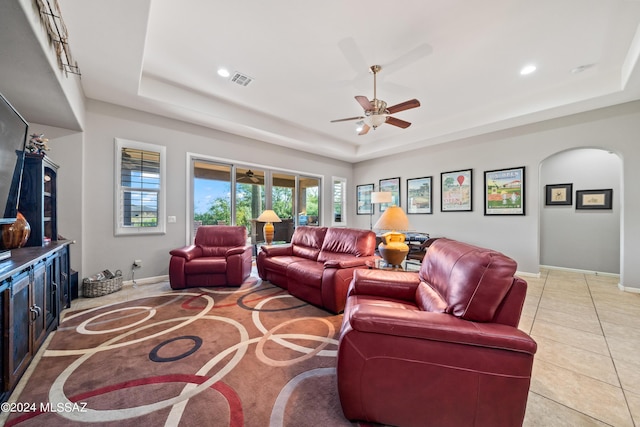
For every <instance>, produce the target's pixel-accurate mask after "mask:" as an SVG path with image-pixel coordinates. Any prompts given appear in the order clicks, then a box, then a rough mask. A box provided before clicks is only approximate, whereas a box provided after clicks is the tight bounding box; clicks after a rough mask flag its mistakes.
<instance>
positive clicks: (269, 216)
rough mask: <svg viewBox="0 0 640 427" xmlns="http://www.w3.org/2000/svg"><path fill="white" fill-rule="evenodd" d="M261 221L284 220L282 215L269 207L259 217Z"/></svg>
mask: <svg viewBox="0 0 640 427" xmlns="http://www.w3.org/2000/svg"><path fill="white" fill-rule="evenodd" d="M257 221H259V222H282V220H281V219H280V217H279V216H278V215H277V214H276V213H275V212H274V211H272V210H271V209H267V210H265V211H264V212H262V213H261V214H260V216H259V217H258V218H257Z"/></svg>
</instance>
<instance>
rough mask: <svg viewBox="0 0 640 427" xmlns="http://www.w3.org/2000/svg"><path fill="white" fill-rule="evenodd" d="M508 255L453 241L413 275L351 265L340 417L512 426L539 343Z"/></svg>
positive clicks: (438, 244) (436, 246)
mask: <svg viewBox="0 0 640 427" xmlns="http://www.w3.org/2000/svg"><path fill="white" fill-rule="evenodd" d="M515 271H516V262H515V261H513V260H512V259H511V258H508V257H507V256H505V255H503V254H501V253H499V252H496V251H492V250H489V249H482V248H478V247H476V246H472V245H468V244H465V243H462V242H457V241H453V240H449V239H444V238H442V239H439V240H437V241H435V242H434V243H433V244H432V245H431V247H430V248H429V249H428V251H427V254H426V256H425V258H424V260H423V262H422V265H421V270H420V272H419V273H418V274H416V273H409V272H390V271H380V270H356V271H355V272H354V278H353V281H352V283H351V285H350V287H349V296H348V298H347V303H346V306H345V310H344V320H343V325H342V330H341V334H340V343H339V347H338V362H337V363H338V365H337V377H338V391H339V395H340V402H341V404H342V408H343V411H344V414H345V416H346V417H347V418H348V419H349V420H364V421H369V422H377V423H382V424H391V425H394V426H439V427H446V426H455V427H458V426H476V427H478V426H491V427H499V426H509V427H512V426H518V425H521V424H522V422H523V419H524V414H525V409H526V404H527V396H528V392H529V384H530V380H531V368H532V365H533V357H534V354H535V352H536V348H537V347H536V342H535V341H534V340H533V339H532V338H531V337H529V336H528V335H527V334H525V333H524V332H522V331H520V330H519V329H518V328H517V326H518V322H519V319H520V314H521V311H522V305H523V303H524V298H525V294H526V288H527V285H526V282H525V281H524V280H522V279H520V278H518V277H514V274H515Z"/></svg>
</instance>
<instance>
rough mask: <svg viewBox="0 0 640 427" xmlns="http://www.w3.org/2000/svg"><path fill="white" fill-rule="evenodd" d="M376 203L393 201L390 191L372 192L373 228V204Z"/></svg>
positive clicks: (370, 222)
mask: <svg viewBox="0 0 640 427" xmlns="http://www.w3.org/2000/svg"><path fill="white" fill-rule="evenodd" d="M376 203H391V192H390V191H372V192H371V211H370V213H369V229H370V230H372V229H373V205H374V204H376Z"/></svg>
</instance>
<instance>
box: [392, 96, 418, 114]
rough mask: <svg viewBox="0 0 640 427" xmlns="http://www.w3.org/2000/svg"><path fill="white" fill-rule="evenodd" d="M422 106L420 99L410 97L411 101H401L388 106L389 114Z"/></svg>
mask: <svg viewBox="0 0 640 427" xmlns="http://www.w3.org/2000/svg"><path fill="white" fill-rule="evenodd" d="M419 106H420V101H418V100H417V99H410V100H409V101H405V102H401V103H400V104H396V105H393V106H391V107H388V108H387V111H388V112H389V114H395V113H397V112H399V111H404V110H409V109H411V108H416V107H419Z"/></svg>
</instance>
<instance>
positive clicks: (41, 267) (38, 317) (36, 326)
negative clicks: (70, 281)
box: [29, 262, 50, 349]
mask: <svg viewBox="0 0 640 427" xmlns="http://www.w3.org/2000/svg"><path fill="white" fill-rule="evenodd" d="M47 287H48V286H47V269H46V265H45V263H43V262H40V263H38V264H36V266H35V268H34V269H33V290H32V295H33V299H32V301H31V306H30V308H29V311H30V313H31V315H32V316H31V320H32V322H33V348H35V349H37V348H39V347H40V345H41V344H42V342H43V341H44V339H45V338H46V337H47V329H48V326H49V325H48V324H47V322H49V321H50V319H49V314H48V313H47V306H48V304H47V302H48V301H47V293H48V290H47Z"/></svg>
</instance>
